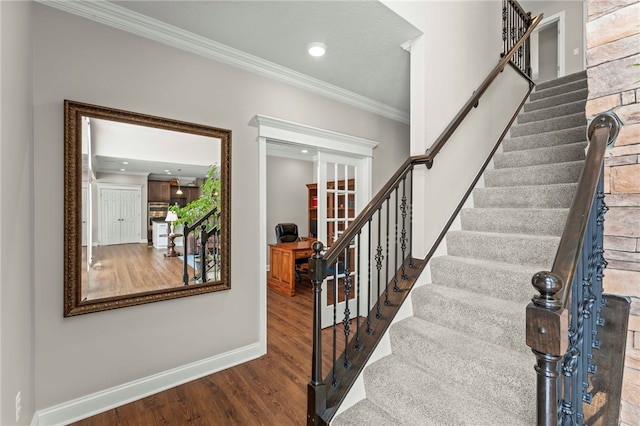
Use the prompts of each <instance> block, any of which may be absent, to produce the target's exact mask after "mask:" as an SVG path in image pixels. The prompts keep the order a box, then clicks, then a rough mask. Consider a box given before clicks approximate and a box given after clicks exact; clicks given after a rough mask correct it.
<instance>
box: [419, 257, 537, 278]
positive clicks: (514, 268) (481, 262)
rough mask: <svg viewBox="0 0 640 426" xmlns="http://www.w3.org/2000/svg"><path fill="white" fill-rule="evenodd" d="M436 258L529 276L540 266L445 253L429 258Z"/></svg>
mask: <svg viewBox="0 0 640 426" xmlns="http://www.w3.org/2000/svg"><path fill="white" fill-rule="evenodd" d="M436 259H442V260H445V261H450V262H460V263H465V264H468V265H472V266H475V267H479V266H482V267H488V268H491V269H497V270H502V271H509V272H517V273H527V274H530V275H531V276H533V274H535V273H536V272H539V271H540V267H538V266H536V265H521V264H518V263H510V262H500V261H497V260H489V259H477V258H474V257H464V256H455V255H451V254H447V255H444V256H438V257H436V258H433V259H431V260H432V261H433V260H436Z"/></svg>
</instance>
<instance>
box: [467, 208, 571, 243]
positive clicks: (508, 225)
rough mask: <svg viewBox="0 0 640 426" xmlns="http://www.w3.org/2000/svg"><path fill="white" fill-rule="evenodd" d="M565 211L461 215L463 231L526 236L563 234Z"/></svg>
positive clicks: (496, 211)
mask: <svg viewBox="0 0 640 426" xmlns="http://www.w3.org/2000/svg"><path fill="white" fill-rule="evenodd" d="M567 214H568V209H562V210H561V209H547V210H530V209H522V210H519V209H465V210H462V211H461V212H460V219H461V223H462V229H463V230H465V231H479V232H506V233H513V234H526V235H552V236H556V237H559V236H560V235H562V231H563V229H564V224H565V222H566V220H567Z"/></svg>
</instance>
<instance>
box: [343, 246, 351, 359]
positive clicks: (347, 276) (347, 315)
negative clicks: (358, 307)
mask: <svg viewBox="0 0 640 426" xmlns="http://www.w3.org/2000/svg"><path fill="white" fill-rule="evenodd" d="M350 246H351V244H349V246H347V248H346V249H344V319H343V320H342V324H343V326H344V368H346V369H349V368H351V361H350V360H349V333H350V332H351V311H349V295H350V294H351V269H350V265H351V257H350V256H349V252H350V251H351V249H350Z"/></svg>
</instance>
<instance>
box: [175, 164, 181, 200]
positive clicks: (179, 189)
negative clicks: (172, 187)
mask: <svg viewBox="0 0 640 426" xmlns="http://www.w3.org/2000/svg"><path fill="white" fill-rule="evenodd" d="M176 195H182V188H180V169H178V190H177V191H176Z"/></svg>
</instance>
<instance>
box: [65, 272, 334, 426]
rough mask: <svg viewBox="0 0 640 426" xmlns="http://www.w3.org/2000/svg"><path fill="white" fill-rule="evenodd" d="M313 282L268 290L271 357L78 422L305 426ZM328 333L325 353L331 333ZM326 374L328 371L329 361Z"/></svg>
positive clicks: (87, 425)
mask: <svg viewBox="0 0 640 426" xmlns="http://www.w3.org/2000/svg"><path fill="white" fill-rule="evenodd" d="M311 288H312V287H311V283H310V282H309V280H308V279H307V278H306V276H304V275H303V278H302V281H300V282H298V283H297V285H296V295H295V296H294V297H288V296H285V295H282V294H280V293H278V292H276V291H274V290H268V291H267V318H268V319H267V340H268V341H267V354H266V355H264V356H262V357H260V358H258V359H255V360H252V361H249V362H247V363H244V364H242V365H239V366H236V367H232V368H229V369H227V370H224V371H221V372H218V373H215V374H211V375H208V376H205V377H202V378H200V379H198V380H194V381H192V382H189V383H185V384H183V385H180V386H177V387H175V388H172V389H169V390H166V391H163V392H160V393H158V394H155V395H152V396H149V397H146V398H143V399H141V400H138V401H135V402H132V403H130V404H126V405H124V406H121V407H118V408H115V409H112V410H109V411H106V412H104V413H101V414H98V415H96V416H93V417H90V418H88V419H85V420H82V421H79V422H76V423H73V425H74V426H95V425H103V426H107V425H185V424H194V425H304V424H306V406H307V397H306V392H307V383H308V382H309V378H310V371H311V326H312V312H313V301H312V291H311ZM326 331H327V333H326V334H323V342H324V343H323V345H324V347H323V348H324V351H323V352H325V353H326V352H327V351H328V350H329V348H330V341H331V333H330V332H329V331H328V330H326ZM325 359H326V360H327V361H326V363H325V365H324V367H323V371H324V372H325V373H326V372H327V371H329V359H328V357H327V356H325Z"/></svg>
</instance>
